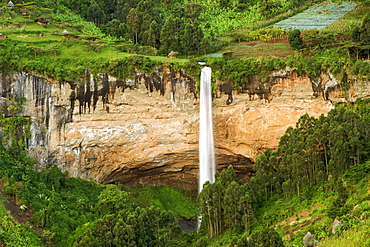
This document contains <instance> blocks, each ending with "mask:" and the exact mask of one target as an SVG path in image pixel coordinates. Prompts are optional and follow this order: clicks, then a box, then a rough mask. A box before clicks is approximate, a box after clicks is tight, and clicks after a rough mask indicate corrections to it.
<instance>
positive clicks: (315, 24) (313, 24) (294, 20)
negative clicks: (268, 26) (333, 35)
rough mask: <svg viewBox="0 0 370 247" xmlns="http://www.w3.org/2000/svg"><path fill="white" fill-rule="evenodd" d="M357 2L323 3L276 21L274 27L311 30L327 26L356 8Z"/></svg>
mask: <svg viewBox="0 0 370 247" xmlns="http://www.w3.org/2000/svg"><path fill="white" fill-rule="evenodd" d="M356 6H357V4H355V3H349V2H340V3H331V2H329V3H323V4H318V5H314V6H312V7H310V8H309V9H307V10H305V11H304V12H302V13H300V14H298V15H295V16H292V17H290V18H288V19H285V20H283V21H280V22H277V23H275V24H274V25H273V26H274V27H281V28H284V29H285V30H293V29H299V30H301V31H303V30H309V29H317V30H320V29H322V28H325V27H327V26H328V25H330V24H332V23H333V22H335V21H336V20H337V19H339V18H341V17H342V16H344V15H345V14H347V13H348V12H350V11H352V10H354V9H355V8H356Z"/></svg>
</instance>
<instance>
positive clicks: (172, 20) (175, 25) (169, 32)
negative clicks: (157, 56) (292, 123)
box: [160, 17, 184, 55]
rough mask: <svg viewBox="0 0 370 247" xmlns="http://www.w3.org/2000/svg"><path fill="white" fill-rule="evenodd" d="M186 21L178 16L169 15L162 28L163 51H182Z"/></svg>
mask: <svg viewBox="0 0 370 247" xmlns="http://www.w3.org/2000/svg"><path fill="white" fill-rule="evenodd" d="M183 27H184V23H183V21H182V20H181V19H180V18H178V17H169V18H168V19H167V20H166V22H165V23H164V25H163V27H162V29H161V36H160V42H161V53H162V54H165V55H167V54H168V53H169V52H171V51H176V52H180V53H181V52H182V49H181V48H182V47H181V43H180V42H181V38H182V37H183V35H182V32H183V30H184V28H183Z"/></svg>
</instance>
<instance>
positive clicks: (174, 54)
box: [167, 51, 179, 58]
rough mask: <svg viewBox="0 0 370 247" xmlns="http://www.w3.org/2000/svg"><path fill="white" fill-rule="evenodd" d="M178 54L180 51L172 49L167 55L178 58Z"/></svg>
mask: <svg viewBox="0 0 370 247" xmlns="http://www.w3.org/2000/svg"><path fill="white" fill-rule="evenodd" d="M177 54H179V53H178V52H175V51H171V52H170V53H168V55H167V57H168V58H176V57H177Z"/></svg>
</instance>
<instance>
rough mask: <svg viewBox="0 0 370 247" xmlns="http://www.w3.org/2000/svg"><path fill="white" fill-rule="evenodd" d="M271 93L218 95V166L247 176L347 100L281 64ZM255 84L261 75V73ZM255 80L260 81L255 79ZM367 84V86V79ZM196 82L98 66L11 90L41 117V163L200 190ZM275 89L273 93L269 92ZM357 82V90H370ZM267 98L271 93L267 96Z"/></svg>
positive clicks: (14, 83) (10, 79) (34, 148)
mask: <svg viewBox="0 0 370 247" xmlns="http://www.w3.org/2000/svg"><path fill="white" fill-rule="evenodd" d="M271 80H272V81H273V83H272V84H270V85H271V86H270V87H269V88H267V89H266V90H267V92H268V94H263V95H264V96H263V97H262V95H261V94H259V95H258V94H252V93H249V94H237V93H236V92H233V95H232V101H231V100H230V96H231V94H230V93H231V92H228V94H229V95H226V94H222V93H220V92H218V93H217V97H216V98H215V99H214V101H213V111H214V132H215V145H216V163H217V165H218V168H219V169H222V168H224V167H225V166H227V165H229V164H233V165H234V166H235V168H236V170H237V172H238V174H239V175H240V176H241V177H243V176H244V177H245V176H246V175H248V174H250V173H251V165H252V163H253V161H254V159H255V158H256V156H257V155H258V154H259V153H261V152H262V151H263V150H264V149H266V148H267V147H269V148H275V147H276V146H277V145H278V141H279V138H280V136H281V135H283V134H284V132H285V130H286V128H287V127H289V126H294V125H295V123H296V121H297V120H298V118H299V117H300V116H301V115H303V114H305V113H308V114H309V115H311V116H315V117H317V116H319V115H320V114H325V113H327V112H328V111H329V110H330V109H331V108H332V104H331V101H334V102H338V101H342V100H344V99H343V98H342V93H341V90H340V88H339V85H338V83H337V82H336V81H335V79H333V78H332V77H331V76H330V75H329V74H325V73H323V74H322V75H321V77H320V78H317V79H316V80H310V79H309V78H308V77H306V76H298V74H297V72H296V71H295V70H294V69H286V70H284V71H277V72H275V73H273V74H272V75H271ZM251 81H253V80H251ZM251 83H254V82H251ZM359 85H361V87H360V86H359ZM195 88H196V86H195V82H194V80H193V79H192V78H190V77H188V76H187V75H184V74H183V73H174V72H173V71H171V70H170V69H169V68H166V67H165V68H164V69H161V70H159V71H157V72H155V73H153V74H151V75H145V74H141V73H138V74H137V75H135V78H133V79H128V80H125V81H120V80H116V79H115V78H112V77H110V76H108V75H107V74H99V75H98V76H97V78H95V79H94V77H93V76H92V75H91V73H90V72H89V70H87V71H86V74H85V75H84V76H82V77H81V79H80V80H79V81H76V82H55V81H53V80H52V79H48V78H43V77H41V76H37V75H33V74H30V73H25V72H24V73H13V74H10V75H2V76H1V84H0V91H1V95H2V97H4V98H6V97H11V96H17V97H25V98H26V99H27V101H26V104H25V105H24V109H25V110H24V115H27V116H31V117H32V120H33V124H32V126H31V132H32V136H31V137H30V138H29V140H28V149H29V153H30V154H31V155H32V156H34V157H36V158H37V160H38V161H39V162H38V164H37V168H38V169H42V168H47V167H50V166H52V165H57V166H59V167H60V168H61V169H62V170H63V171H68V172H69V174H70V175H71V176H77V177H81V178H85V179H88V178H91V179H94V180H96V181H98V182H100V183H115V182H119V183H123V184H125V185H128V186H145V185H172V186H176V187H181V188H185V189H196V188H197V173H198V121H199V102H198V99H197V95H196V91H195ZM266 90H265V91H266ZM369 92H370V86H369V85H364V84H363V83H361V84H360V83H358V85H357V84H354V85H353V87H352V88H351V89H350V91H349V93H348V97H350V98H351V99H352V98H357V97H364V96H368V95H369ZM261 97H262V99H261Z"/></svg>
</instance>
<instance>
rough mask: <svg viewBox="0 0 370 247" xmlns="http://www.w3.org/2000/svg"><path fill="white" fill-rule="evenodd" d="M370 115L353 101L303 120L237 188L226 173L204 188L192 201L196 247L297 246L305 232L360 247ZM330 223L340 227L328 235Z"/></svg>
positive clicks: (367, 103) (365, 103)
mask: <svg viewBox="0 0 370 247" xmlns="http://www.w3.org/2000/svg"><path fill="white" fill-rule="evenodd" d="M369 107H370V100H358V101H356V102H354V103H350V104H346V105H337V106H336V108H335V109H333V110H332V111H330V112H329V114H328V116H327V117H324V116H323V115H322V116H320V117H319V118H317V119H316V118H313V117H309V116H308V115H304V116H302V117H301V118H300V120H299V121H298V123H297V126H296V128H289V129H288V130H287V131H286V134H285V135H284V136H282V137H281V139H280V143H279V146H278V148H277V150H276V151H272V150H270V149H267V150H266V151H265V152H264V153H263V154H262V155H260V156H259V157H258V158H257V159H256V162H255V165H254V170H255V175H254V176H253V177H252V178H251V179H250V180H249V182H247V183H244V182H242V181H240V180H238V179H237V178H236V176H235V172H234V170H233V168H232V166H230V167H229V168H228V169H227V170H225V171H223V172H222V173H221V174H218V175H217V176H216V181H215V182H214V183H213V184H210V183H206V184H205V185H204V189H203V190H202V192H201V193H200V195H199V200H200V202H199V210H200V215H201V217H202V225H201V229H200V230H201V231H202V230H203V231H205V232H208V236H209V237H210V239H208V238H207V239H206V238H201V239H202V241H206V242H207V243H208V245H214V246H224V245H229V244H237V245H243V246H283V245H282V243H283V241H284V244H285V246H301V243H302V240H303V237H304V235H305V234H306V233H307V232H308V231H309V232H311V233H312V234H314V235H315V239H316V240H318V241H320V242H321V241H323V240H324V243H325V242H326V243H327V246H340V245H336V244H334V245H330V244H333V243H337V242H339V241H341V240H343V241H344V240H345V241H349V239H351V238H353V239H355V243H357V246H367V244H369V243H370V236H368V235H367V230H366V225H367V223H368V219H369V212H370V211H369V210H370V206H369V205H370V204H369V202H370V196H369V193H368V190H369V182H368V181H369V171H370V170H369V168H370V167H369V164H370V163H369V162H370V152H369V140H370V136H369V131H368V130H367V128H366V126H368V125H369V123H370V122H369V121H370V115H369ZM334 219H339V220H340V221H341V222H342V224H341V225H340V226H339V227H337V228H336V233H335V234H332V233H331V228H330V225H331V224H332V223H333V220H334ZM269 227H273V228H269ZM364 231H365V233H364ZM231 232H233V234H231ZM346 232H347V233H346ZM332 235H333V236H332ZM268 241H270V242H268ZM355 243H354V245H350V246H355ZM362 244H363V245H362ZM343 246H345V245H343Z"/></svg>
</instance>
